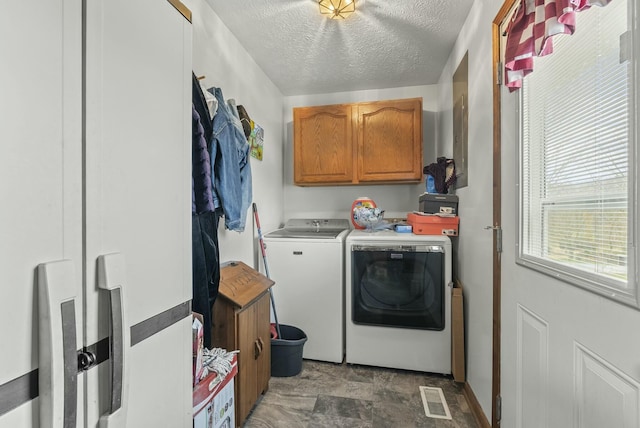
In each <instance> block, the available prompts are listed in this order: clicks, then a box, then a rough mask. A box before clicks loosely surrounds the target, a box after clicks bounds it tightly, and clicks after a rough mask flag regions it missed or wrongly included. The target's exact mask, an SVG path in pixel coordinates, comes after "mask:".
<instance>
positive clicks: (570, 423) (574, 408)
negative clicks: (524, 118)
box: [500, 1, 640, 428]
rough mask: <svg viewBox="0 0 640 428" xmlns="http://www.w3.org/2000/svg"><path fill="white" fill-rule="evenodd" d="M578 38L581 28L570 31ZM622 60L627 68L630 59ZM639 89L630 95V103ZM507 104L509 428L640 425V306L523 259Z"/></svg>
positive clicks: (505, 390)
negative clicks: (520, 260)
mask: <svg viewBox="0 0 640 428" xmlns="http://www.w3.org/2000/svg"><path fill="white" fill-rule="evenodd" d="M625 3H626V2H619V4H617V6H622V7H625V8H626V7H627V6H626V5H625ZM633 3H634V2H631V1H629V2H628V4H629V5H630V9H629V11H630V12H632V13H630V14H629V16H630V17H634V16H635V17H637V10H636V11H635V13H633V9H634V7H635V8H636V9H637V3H636V6H633ZM615 5H616V2H612V3H611V4H610V5H609V6H607V7H606V8H603V9H602V12H603V13H612V11H613V9H609V8H612V7H613V6H615ZM594 9H599V8H594ZM591 12H592V11H591V10H588V11H584V12H580V14H588V13H591ZM580 14H579V16H578V18H579V19H580V18H582V17H581V16H580ZM636 19H637V18H629V21H628V22H629V23H631V24H632V26H633V27H632V28H635V31H634V32H635V36H634V42H635V45H634V46H635V47H634V49H635V54H636V55H637V54H638V52H640V50H639V49H638V45H639V44H640V43H638V42H639V40H638V33H637V25H638V23H637V22H636ZM577 25H578V26H579V25H580V20H578V24H577ZM582 28H584V26H583V27H582ZM610 30H612V29H610ZM585 31H590V29H588V28H586V29H585ZM594 31H595V30H594ZM619 34H621V36H620V40H622V41H624V40H625V38H626V37H628V36H630V35H631V33H627V29H625V28H621V29H620V33H619ZM579 36H580V34H578V32H577V31H576V34H575V35H573V36H571V37H579ZM564 37H569V36H564ZM615 40H616V41H617V40H618V37H615ZM627 41H629V39H627ZM621 46H623V45H621ZM554 55H556V53H554ZM622 57H623V55H622V53H620V58H622ZM537 59H538V58H536V60H537ZM551 60H553V56H551ZM616 60H618V55H616ZM620 64H622V66H624V60H623V59H621V60H620ZM585 67H586V66H585ZM634 68H635V69H636V70H637V60H636V66H635V67H630V70H633V69H634ZM533 73H534V74H535V73H536V71H534V72H533ZM637 83H638V78H637V74H636V76H635V84H636V85H637ZM525 84H526V81H525ZM631 87H633V85H632V86H631ZM632 94H633V91H630V95H629V97H630V99H629V101H630V102H631V100H632V99H633V95H632ZM501 101H502V113H501V114H502V129H501V132H502V177H503V180H502V183H503V186H502V190H503V194H502V219H503V224H502V228H503V231H504V232H503V238H504V243H503V244H504V245H503V248H504V252H503V254H502V275H501V276H502V335H501V350H502V358H501V396H502V420H501V423H500V426H502V427H505V428H512V427H514V428H515V427H518V428H526V427H532V428H540V427H549V428H554V427H563V428H564V427H575V428H578V427H580V428H582V427H584V428H597V427H616V428H618V427H619V428H637V427H639V426H640V340H638V329H639V328H640V311H638V310H637V309H635V308H632V307H629V306H627V305H625V304H622V303H619V302H617V301H615V300H612V299H609V298H607V297H605V296H603V295H599V294H596V293H593V292H591V291H587V290H585V289H583V288H580V287H578V286H576V285H571V284H569V283H568V282H565V281H560V280H558V279H557V278H555V277H552V276H550V275H546V274H543V273H540V272H537V271H535V270H533V269H530V268H527V267H524V266H522V265H519V264H517V263H516V257H515V256H516V254H517V252H518V245H517V242H518V240H517V233H518V232H517V231H518V223H517V222H518V212H517V208H518V207H517V201H518V200H519V194H518V186H517V185H516V184H517V182H518V179H517V177H518V169H517V163H518V153H517V142H518V131H517V123H518V120H517V117H516V115H517V111H518V96H517V94H509V93H508V91H507V90H506V89H504V88H503V93H502V97H501ZM636 105H637V101H636ZM637 115H638V113H637V111H636V113H635V120H632V122H633V121H635V123H638V120H637V118H638V116H637ZM603 132H604V131H603ZM631 135H632V137H631V141H632V142H633V141H635V143H632V144H631V145H632V146H636V145H637V137H634V136H633V134H631ZM636 162H637V161H636ZM637 184H638V183H636V185H637ZM635 196H636V197H637V190H636V192H635ZM580 221H581V220H580V219H576V227H582V226H584V225H583V224H580ZM629 228H630V232H629V238H630V241H629V242H630V244H629V248H630V254H633V251H632V249H633V247H635V246H637V243H636V242H635V238H637V232H634V230H633V224H632V222H631V219H630V222H629ZM631 258H632V257H631ZM636 262H637V260H636V261H630V263H636ZM637 275H638V270H637V267H636V269H635V272H633V270H631V272H630V274H629V277H628V281H629V283H630V284H635V285H637V284H638V278H637Z"/></svg>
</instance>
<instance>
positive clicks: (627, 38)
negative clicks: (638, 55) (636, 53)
mask: <svg viewBox="0 0 640 428" xmlns="http://www.w3.org/2000/svg"><path fill="white" fill-rule="evenodd" d="M632 49H633V38H632V36H631V30H629V31H626V32H624V33H622V34H620V64H624V63H625V62H627V61H630V60H631V57H632V56H633V50H632Z"/></svg>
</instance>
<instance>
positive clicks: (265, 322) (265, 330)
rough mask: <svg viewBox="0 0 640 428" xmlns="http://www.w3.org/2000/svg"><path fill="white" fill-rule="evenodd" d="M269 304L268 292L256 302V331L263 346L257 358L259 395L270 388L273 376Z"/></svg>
mask: <svg viewBox="0 0 640 428" xmlns="http://www.w3.org/2000/svg"><path fill="white" fill-rule="evenodd" d="M269 304H270V301H269V294H268V293H265V294H263V295H262V297H261V298H260V300H258V301H257V302H256V303H255V306H256V333H257V335H258V341H259V342H260V345H261V348H262V349H261V352H260V355H259V358H258V359H257V367H256V370H257V373H256V377H257V379H258V384H257V392H258V396H259V395H260V394H262V393H264V392H266V391H267V389H268V388H269V379H270V378H271V323H270V318H269V317H270V312H269V309H270V307H269Z"/></svg>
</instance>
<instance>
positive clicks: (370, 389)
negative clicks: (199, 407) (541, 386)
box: [244, 360, 477, 428]
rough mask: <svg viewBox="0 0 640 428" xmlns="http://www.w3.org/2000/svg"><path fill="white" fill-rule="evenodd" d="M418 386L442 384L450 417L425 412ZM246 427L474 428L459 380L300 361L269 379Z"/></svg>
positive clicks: (472, 418)
mask: <svg viewBox="0 0 640 428" xmlns="http://www.w3.org/2000/svg"><path fill="white" fill-rule="evenodd" d="M420 386H433V387H438V388H442V391H443V393H444V396H445V399H446V401H447V405H448V406H449V411H450V412H451V416H452V418H453V420H442V419H434V418H429V417H427V416H426V415H425V413H424V407H423V405H422V398H421V396H420V390H419V387H420ZM244 426H245V428H283V427H286V428H290V427H291V428H302V427H308V428H316V427H317V428H327V427H345V428H346V427H358V428H360V427H363V428H378V427H380V428H382V427H385V428H388V427H393V428H405V427H406V428H414V427H415V428H417V427H436V428H441V427H442V428H444V427H460V428H476V427H477V425H476V422H475V420H474V417H473V415H472V414H471V411H470V410H469V406H468V405H467V401H466V399H465V397H464V395H463V393H462V384H458V383H456V382H454V381H453V379H452V378H451V377H450V376H443V375H434V374H427V373H420V372H412V371H404V370H393V369H384V368H377V367H366V366H356V365H348V364H333V363H324V362H317V361H310V360H304V361H303V365H302V371H301V372H300V374H298V375H297V376H292V377H272V378H271V380H270V382H269V390H268V391H267V393H266V394H265V395H264V396H263V397H262V398H261V399H260V401H259V402H258V404H257V405H256V406H255V407H254V408H253V411H252V412H251V414H250V415H249V417H248V418H247V420H246V421H245V425H244Z"/></svg>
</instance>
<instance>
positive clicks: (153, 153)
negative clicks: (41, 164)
mask: <svg viewBox="0 0 640 428" xmlns="http://www.w3.org/2000/svg"><path fill="white" fill-rule="evenodd" d="M85 7H86V48H85V64H86V76H85V79H86V87H85V90H86V93H85V97H86V98H85V99H86V103H85V108H86V131H85V132H86V139H85V188H84V202H85V203H84V211H85V220H86V232H85V245H86V249H85V257H86V258H85V263H86V278H85V279H86V283H87V289H86V310H85V331H84V343H85V346H87V347H90V346H92V345H93V344H96V343H99V342H100V341H101V340H102V339H104V338H105V337H108V336H109V330H110V328H111V330H112V333H111V341H112V344H113V343H117V338H118V335H117V333H118V327H117V323H118V322H119V320H117V319H116V320H115V322H116V327H114V326H113V325H112V322H111V321H110V319H109V315H110V314H111V313H114V312H113V311H114V310H115V311H116V312H117V309H118V307H117V303H118V300H117V297H118V296H117V294H115V295H114V296H113V297H112V298H111V299H110V298H109V297H108V296H109V292H108V291H106V290H102V289H101V288H100V287H103V286H105V287H111V286H112V285H113V286H116V285H119V284H118V283H119V282H122V290H121V293H122V296H121V302H122V307H123V308H122V309H123V314H124V325H123V326H122V338H123V344H122V347H123V351H122V353H121V354H123V355H118V354H117V353H116V352H113V353H112V354H111V355H110V358H109V360H108V361H106V362H105V363H103V364H100V366H99V368H98V369H97V370H90V371H89V372H88V373H87V385H86V388H87V402H86V406H87V420H88V426H91V427H93V426H95V421H96V420H97V419H98V418H99V417H100V416H101V415H105V414H108V413H113V416H111V418H112V419H114V420H115V421H118V422H117V423H116V425H115V426H116V427H119V426H124V425H122V424H120V421H125V420H126V426H129V427H144V426H149V427H151V426H166V427H187V426H191V424H192V420H191V406H192V398H191V385H192V373H191V328H190V325H191V322H190V321H191V312H190V299H191V211H190V210H191V25H190V23H189V22H188V21H187V20H186V19H185V18H184V17H183V16H182V15H180V13H178V11H177V10H176V9H175V8H174V7H173V6H172V5H171V4H170V3H169V2H167V1H157V0H138V1H135V2H131V1H127V0H101V1H90V2H87V3H86V6H85ZM103 274H104V275H106V276H107V278H106V279H104V280H103V278H102V275H103ZM110 302H111V304H112V305H113V304H114V303H115V304H116V305H115V306H113V308H112V309H110V306H109V304H110ZM110 326H111V327H110ZM120 359H122V360H123V361H122V362H123V367H122V368H121V367H120V366H119V364H120ZM114 373H115V375H114ZM120 376H121V377H122V379H123V380H122V382H121V383H120V382H119V379H118V377H120ZM112 383H113V384H115V386H113V385H112ZM96 394H97V395H96ZM96 396H99V397H100V399H99V400H96V399H95V397H96ZM105 398H106V399H105ZM112 400H113V401H114V402H113V403H112Z"/></svg>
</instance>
